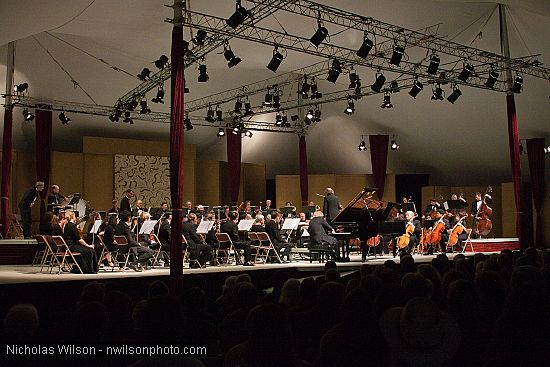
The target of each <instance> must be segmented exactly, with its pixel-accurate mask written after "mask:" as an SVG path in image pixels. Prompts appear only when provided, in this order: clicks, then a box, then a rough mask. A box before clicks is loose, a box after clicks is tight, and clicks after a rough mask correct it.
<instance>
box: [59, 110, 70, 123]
mask: <svg viewBox="0 0 550 367" xmlns="http://www.w3.org/2000/svg"><path fill="white" fill-rule="evenodd" d="M59 121H61V123H62V124H63V125H69V122H71V119H70V118H69V117H67V115H65V112H61V113H60V114H59Z"/></svg>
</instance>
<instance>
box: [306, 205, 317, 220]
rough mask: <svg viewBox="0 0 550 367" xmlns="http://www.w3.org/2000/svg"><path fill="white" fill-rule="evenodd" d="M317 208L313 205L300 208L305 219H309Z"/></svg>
mask: <svg viewBox="0 0 550 367" xmlns="http://www.w3.org/2000/svg"><path fill="white" fill-rule="evenodd" d="M315 209H317V207H316V206H315V205H306V206H303V207H302V212H304V213H305V215H306V218H307V219H311V217H312V216H313V213H315Z"/></svg>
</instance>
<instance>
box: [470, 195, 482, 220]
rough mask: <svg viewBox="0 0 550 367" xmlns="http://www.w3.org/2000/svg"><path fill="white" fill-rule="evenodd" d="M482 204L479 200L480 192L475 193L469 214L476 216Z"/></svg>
mask: <svg viewBox="0 0 550 367" xmlns="http://www.w3.org/2000/svg"><path fill="white" fill-rule="evenodd" d="M482 204H483V201H482V200H481V192H479V191H478V192H476V195H475V200H474V201H472V205H471V207H470V214H472V215H473V216H474V217H476V216H477V214H478V213H479V209H480V208H481V205H482Z"/></svg>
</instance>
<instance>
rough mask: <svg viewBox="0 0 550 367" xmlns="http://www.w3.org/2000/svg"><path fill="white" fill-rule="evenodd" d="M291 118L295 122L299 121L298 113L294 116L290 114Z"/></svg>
mask: <svg viewBox="0 0 550 367" xmlns="http://www.w3.org/2000/svg"><path fill="white" fill-rule="evenodd" d="M290 120H292V121H293V122H296V121H298V115H292V116H290Z"/></svg>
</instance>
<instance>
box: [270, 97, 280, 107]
mask: <svg viewBox="0 0 550 367" xmlns="http://www.w3.org/2000/svg"><path fill="white" fill-rule="evenodd" d="M271 107H273V108H274V109H276V110H278V109H279V108H281V97H280V96H279V95H278V94H274V95H273V103H272V104H271Z"/></svg>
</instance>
